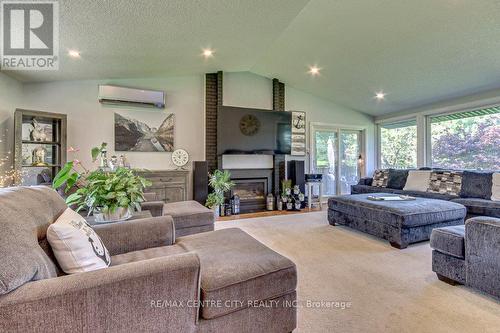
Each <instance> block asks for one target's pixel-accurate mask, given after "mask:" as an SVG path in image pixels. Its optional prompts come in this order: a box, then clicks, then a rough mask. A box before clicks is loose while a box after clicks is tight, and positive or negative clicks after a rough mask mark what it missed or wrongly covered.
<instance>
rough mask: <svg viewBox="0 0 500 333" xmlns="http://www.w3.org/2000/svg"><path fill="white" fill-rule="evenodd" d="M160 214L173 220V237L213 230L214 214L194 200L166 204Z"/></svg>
mask: <svg viewBox="0 0 500 333" xmlns="http://www.w3.org/2000/svg"><path fill="white" fill-rule="evenodd" d="M162 214H163V215H170V216H172V218H173V219H174V225H175V237H181V236H187V235H191V234H196V233H199V232H205V231H213V230H214V220H215V217H214V212H213V211H212V210H210V209H208V208H207V207H205V206H203V205H202V204H200V203H199V202H197V201H194V200H189V201H179V202H171V203H166V204H164V205H163V212H162Z"/></svg>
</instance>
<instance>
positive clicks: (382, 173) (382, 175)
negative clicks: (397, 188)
mask: <svg viewBox="0 0 500 333" xmlns="http://www.w3.org/2000/svg"><path fill="white" fill-rule="evenodd" d="M388 180H389V170H388V169H384V170H375V172H374V173H373V181H372V186H376V187H387V181H388Z"/></svg>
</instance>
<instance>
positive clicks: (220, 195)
mask: <svg viewBox="0 0 500 333" xmlns="http://www.w3.org/2000/svg"><path fill="white" fill-rule="evenodd" d="M208 184H209V185H210V187H211V188H212V189H213V192H212V193H210V194H209V195H208V197H207V201H206V203H205V206H207V207H209V208H214V207H216V206H217V205H222V204H223V203H224V193H225V192H227V191H229V190H231V188H233V186H234V182H233V181H231V173H230V172H229V171H227V170H224V171H221V170H215V171H214V172H213V173H212V174H209V179H208Z"/></svg>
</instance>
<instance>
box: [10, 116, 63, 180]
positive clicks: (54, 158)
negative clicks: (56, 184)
mask: <svg viewBox="0 0 500 333" xmlns="http://www.w3.org/2000/svg"><path fill="white" fill-rule="evenodd" d="M66 123H67V119H66V115H65V114H59V113H50V112H42V111H33V110H22V109H16V111H15V113H14V137H15V142H14V145H15V149H14V167H15V174H14V179H13V181H14V184H16V185H40V184H44V185H50V184H51V183H52V179H54V176H55V175H56V174H57V173H58V172H59V171H60V170H61V168H62V166H63V165H64V164H65V163H66ZM0 139H1V138H0Z"/></svg>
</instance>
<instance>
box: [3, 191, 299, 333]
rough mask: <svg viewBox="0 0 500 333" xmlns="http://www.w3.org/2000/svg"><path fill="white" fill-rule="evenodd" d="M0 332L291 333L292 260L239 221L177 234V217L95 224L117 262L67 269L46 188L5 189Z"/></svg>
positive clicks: (55, 206)
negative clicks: (58, 251)
mask: <svg viewBox="0 0 500 333" xmlns="http://www.w3.org/2000/svg"><path fill="white" fill-rule="evenodd" d="M0 207H2V209H1V210H0V230H1V232H0V267H1V270H0V332H49V331H50V332H290V331H292V330H293V329H295V327H296V308H295V307H294V306H293V304H294V302H295V300H296V291H295V290H296V284H297V272H296V267H295V265H294V263H293V262H291V261H290V260H289V259H287V258H285V257H283V256H281V255H280V254H278V253H276V252H274V251H272V250H271V249H269V248H267V247H266V246H264V245H263V244H261V243H260V242H258V241H256V240H255V239H254V238H252V237H251V236H249V235H248V234H246V233H245V232H243V231H242V230H240V229H225V230H220V231H213V232H207V233H201V234H196V235H191V236H186V237H181V238H178V239H175V232H174V230H175V226H174V222H173V219H172V217H170V216H160V217H153V218H148V219H142V220H132V221H126V222H122V223H114V224H107V225H101V226H96V227H95V228H94V229H95V230H96V232H97V233H98V234H99V236H100V237H101V239H102V241H103V243H104V244H105V245H106V247H107V248H108V250H109V252H110V254H111V256H112V257H111V265H112V266H111V267H109V268H105V269H100V270H96V271H92V272H85V273H78V274H72V275H65V274H64V273H62V272H61V270H60V269H59V267H58V265H57V261H56V260H55V259H54V256H53V253H52V251H51V249H50V245H49V244H48V242H47V240H46V230H47V228H48V226H49V225H50V224H51V223H53V222H54V221H55V220H56V219H57V217H58V216H60V214H61V213H62V212H63V211H64V210H65V209H66V204H65V202H64V200H63V199H62V198H61V197H60V196H59V195H58V194H57V193H56V192H55V191H53V190H51V189H49V188H48V187H18V188H8V189H1V190H0Z"/></svg>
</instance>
